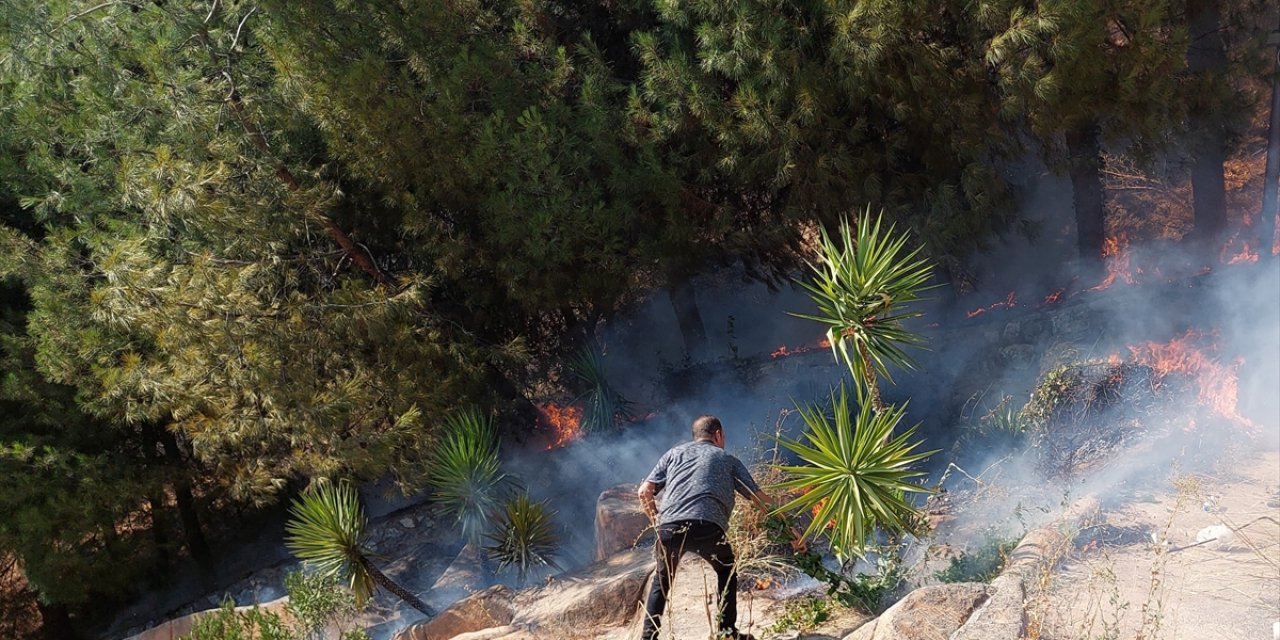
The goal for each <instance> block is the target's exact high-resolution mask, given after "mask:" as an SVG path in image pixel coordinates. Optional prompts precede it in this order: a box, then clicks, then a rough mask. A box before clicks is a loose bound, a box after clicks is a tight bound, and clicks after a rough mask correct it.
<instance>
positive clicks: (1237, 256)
mask: <svg viewBox="0 0 1280 640" xmlns="http://www.w3.org/2000/svg"><path fill="white" fill-rule="evenodd" d="M1248 228H1249V227H1247V226H1246V227H1243V228H1242V229H1240V230H1237V231H1236V233H1235V234H1234V235H1232V236H1231V237H1230V238H1229V239H1227V241H1226V242H1225V243H1224V244H1223V245H1222V249H1221V251H1220V252H1219V256H1218V261H1219V262H1220V263H1221V264H1223V265H1237V264H1250V263H1254V262H1257V261H1258V253H1257V252H1256V251H1254V250H1253V249H1251V248H1250V246H1249V242H1248V241H1247V240H1241V239H1240V236H1241V231H1243V230H1244V229H1248ZM1272 254H1273V255H1280V244H1277V245H1276V246H1275V247H1272ZM1102 255H1103V259H1104V264H1105V265H1106V269H1107V274H1106V275H1105V276H1104V277H1103V278H1102V280H1101V281H1100V282H1098V284H1096V285H1093V286H1091V287H1085V288H1082V289H1076V288H1075V278H1072V280H1071V282H1070V283H1068V284H1067V285H1066V286H1063V287H1061V288H1059V289H1057V290H1055V291H1053V292H1051V293H1049V294H1048V295H1046V296H1045V297H1044V299H1043V301H1042V302H1040V303H1039V304H1035V305H1028V304H1025V303H1020V302H1018V293H1017V292H1016V291H1010V292H1009V293H1008V294H1007V295H1005V297H1004V299H1003V300H999V301H997V302H994V303H991V304H989V305H987V306H984V307H978V308H976V309H973V310H971V311H968V312H966V313H965V317H966V318H976V317H978V316H980V315H982V314H984V313H987V312H989V311H995V310H998V309H1013V308H1015V307H1029V306H1030V307H1031V308H1036V309H1041V308H1044V307H1048V306H1052V305H1055V304H1058V303H1060V302H1063V301H1065V300H1067V299H1070V298H1074V297H1075V296H1078V295H1080V294H1083V293H1088V292H1091V291H1103V290H1106V289H1108V288H1110V287H1111V286H1112V285H1114V284H1116V283H1117V282H1119V283H1121V284H1128V285H1136V284H1141V283H1142V282H1144V281H1147V280H1149V279H1150V278H1161V279H1164V275H1163V274H1162V273H1161V272H1160V268H1159V267H1158V266H1157V267H1143V266H1142V265H1137V264H1135V263H1134V261H1133V259H1132V252H1131V250H1130V248H1129V237H1128V236H1127V235H1126V234H1124V233H1120V234H1117V235H1115V236H1111V237H1109V238H1107V239H1106V240H1105V241H1104V242H1103V247H1102ZM1211 270H1212V267H1210V266H1208V265H1206V266H1204V267H1202V268H1201V270H1200V273H1201V274H1204V273H1208V272H1209V271H1211ZM1068 292H1070V293H1068ZM930 326H936V324H933V325H930ZM830 346H831V343H830V342H829V341H827V340H826V339H823V340H820V341H818V342H815V343H812V344H806V345H803V346H800V347H789V346H787V345H785V344H784V345H781V346H779V347H778V348H777V349H774V350H773V352H772V353H771V354H770V356H771V357H772V358H774V359H777V358H785V357H787V356H793V355H796V354H800V353H807V352H810V351H815V350H817V349H826V348H829V347H830Z"/></svg>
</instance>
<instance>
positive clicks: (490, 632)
mask: <svg viewBox="0 0 1280 640" xmlns="http://www.w3.org/2000/svg"><path fill="white" fill-rule="evenodd" d="M520 631H521V629H520V627H516V626H513V625H509V624H508V625H503V626H501V627H490V628H488V629H482V630H480V631H472V632H471V633H461V634H458V635H456V636H454V637H453V640H498V639H500V638H507V637H509V636H511V635H512V634H515V633H519V632H520Z"/></svg>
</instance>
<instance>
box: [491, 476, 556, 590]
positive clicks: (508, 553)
mask: <svg viewBox="0 0 1280 640" xmlns="http://www.w3.org/2000/svg"><path fill="white" fill-rule="evenodd" d="M554 521H555V512H554V511H551V510H550V509H548V508H547V504H546V502H545V501H543V502H534V501H533V500H532V499H530V498H529V495H528V494H520V495H517V496H515V497H513V498H511V499H510V500H508V501H507V502H506V503H505V504H504V505H503V507H502V511H500V512H498V514H497V516H496V517H495V521H494V525H493V531H492V532H490V533H487V534H485V537H486V538H488V539H489V541H490V542H491V544H490V545H489V546H486V547H485V550H486V551H488V552H489V557H490V558H493V559H494V560H497V561H498V571H502V570H503V569H506V568H508V567H514V568H515V570H516V573H517V575H518V576H519V579H520V582H521V584H523V583H524V581H525V578H526V577H527V576H528V575H529V571H530V570H531V569H533V568H534V567H539V566H548V567H552V568H557V569H558V568H559V566H558V565H556V563H555V560H554V559H553V557H554V556H555V554H556V551H557V549H559V547H560V536H559V534H557V533H556V530H555V524H554Z"/></svg>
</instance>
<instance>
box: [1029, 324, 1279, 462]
mask: <svg viewBox="0 0 1280 640" xmlns="http://www.w3.org/2000/svg"><path fill="white" fill-rule="evenodd" d="M1216 338H1217V333H1216V332H1208V333H1205V332H1198V331H1188V332H1186V333H1185V334H1183V335H1182V336H1180V337H1177V338H1174V339H1172V340H1169V341H1167V342H1153V341H1149V342H1143V343H1140V344H1136V345H1132V346H1130V347H1128V348H1127V351H1128V353H1127V354H1126V355H1125V356H1122V355H1121V354H1119V353H1116V354H1113V355H1112V356H1110V357H1109V358H1108V359H1107V360H1106V361H1105V362H1095V363H1086V364H1072V365H1062V366H1059V367H1057V368H1055V369H1053V370H1051V371H1049V372H1048V373H1046V374H1045V375H1044V376H1043V377H1042V378H1041V380H1040V382H1039V383H1038V384H1037V385H1036V388H1035V390H1034V391H1033V392H1032V394H1031V398H1030V400H1029V401H1028V402H1027V404H1026V406H1024V407H1023V408H1022V410H1021V411H1020V412H1019V413H1018V416H1017V418H1018V420H1019V421H1020V422H1021V423H1022V426H1023V428H1024V429H1025V430H1026V431H1027V433H1028V435H1029V436H1030V438H1031V444H1032V446H1033V447H1034V448H1036V449H1037V453H1038V457H1039V461H1040V465H1041V467H1042V468H1044V469H1045V470H1046V471H1048V472H1052V473H1055V474H1059V473H1067V472H1072V471H1076V470H1080V469H1083V468H1087V467H1090V466H1092V465H1094V464H1097V463H1101V462H1104V461H1106V460H1107V459H1109V458H1110V457H1111V455H1112V454H1113V453H1115V452H1117V451H1119V450H1120V449H1121V448H1122V447H1124V446H1127V445H1128V444H1131V443H1133V442H1134V441H1136V439H1137V438H1138V437H1140V436H1142V435H1145V434H1151V433H1167V432H1169V431H1172V430H1181V431H1189V430H1192V429H1196V428H1201V427H1203V425H1206V424H1210V423H1212V424H1226V425H1234V426H1238V427H1243V428H1244V429H1245V432H1246V433H1252V432H1254V430H1255V425H1254V424H1253V423H1252V422H1251V421H1250V420H1249V419H1248V418H1246V417H1244V416H1242V415H1240V413H1239V410H1238V408H1237V395H1238V386H1239V383H1238V375H1237V373H1238V370H1239V368H1240V366H1241V365H1242V364H1243V359H1240V358H1237V359H1235V360H1233V361H1231V362H1225V363H1224V362H1223V361H1222V360H1221V359H1220V358H1219V357H1218V355H1217V353H1218V345H1217V339H1216ZM1188 405H1191V408H1192V410H1191V411H1190V412H1188V410H1187V409H1188ZM1197 425H1200V426H1199V427H1198V426H1197Z"/></svg>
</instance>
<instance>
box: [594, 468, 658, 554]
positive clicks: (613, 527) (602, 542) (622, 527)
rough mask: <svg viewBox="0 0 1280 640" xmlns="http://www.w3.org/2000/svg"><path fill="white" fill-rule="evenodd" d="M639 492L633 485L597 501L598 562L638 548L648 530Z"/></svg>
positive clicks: (610, 490) (618, 488) (604, 494)
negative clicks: (637, 545)
mask: <svg viewBox="0 0 1280 640" xmlns="http://www.w3.org/2000/svg"><path fill="white" fill-rule="evenodd" d="M636 489H637V487H636V485H634V484H620V485H618V486H616V487H609V488H608V489H605V490H604V491H603V492H602V493H601V494H600V497H599V498H597V499H596V554H595V561H596V562H599V561H601V560H604V559H605V558H608V557H609V556H611V555H613V554H615V553H617V552H619V551H623V550H625V549H631V548H633V547H635V546H636V543H638V542H639V541H640V539H641V537H643V535H644V532H645V530H646V529H648V528H649V517H648V516H646V515H645V514H644V509H642V508H641V507H640V498H639V496H637V495H636Z"/></svg>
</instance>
